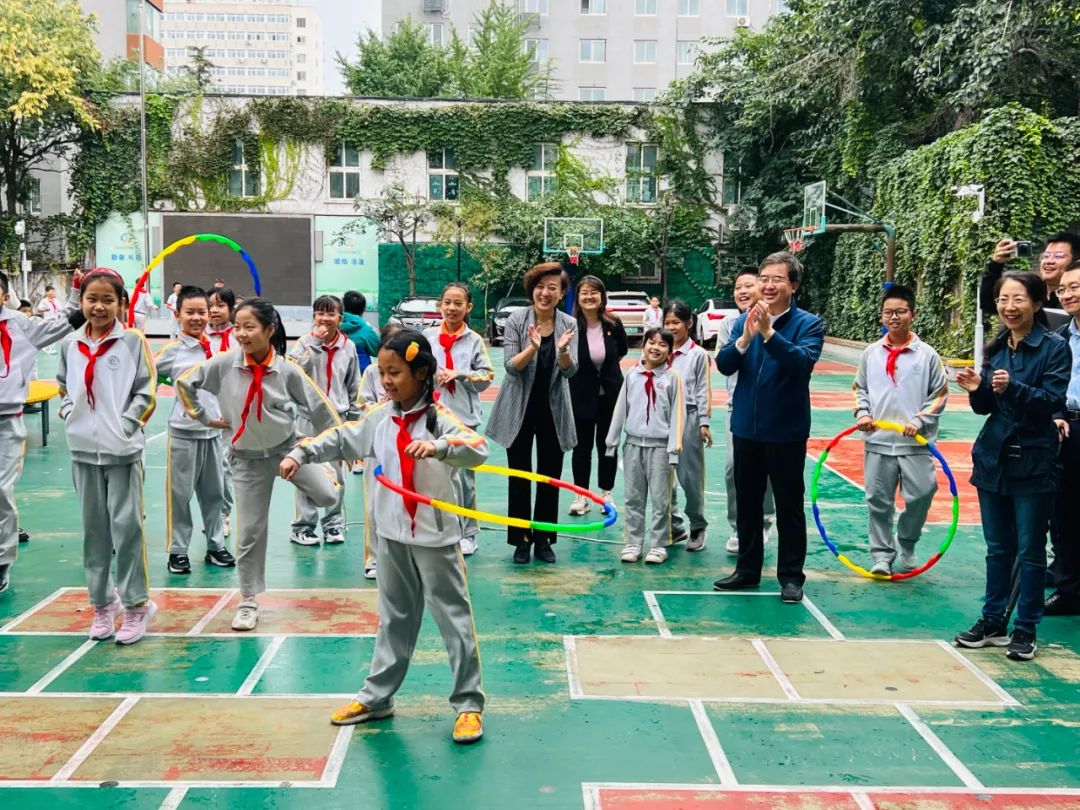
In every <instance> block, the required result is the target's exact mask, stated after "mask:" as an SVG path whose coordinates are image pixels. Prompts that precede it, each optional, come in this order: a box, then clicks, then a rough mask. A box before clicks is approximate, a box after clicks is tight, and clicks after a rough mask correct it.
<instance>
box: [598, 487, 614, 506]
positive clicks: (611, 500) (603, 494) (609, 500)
mask: <svg viewBox="0 0 1080 810" xmlns="http://www.w3.org/2000/svg"><path fill="white" fill-rule="evenodd" d="M600 497H601V498H603V499H604V503H615V498H614V497H612V495H611V490H610V489H605V490H604V491H603V492H601V493H600Z"/></svg>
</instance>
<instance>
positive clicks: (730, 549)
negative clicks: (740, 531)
mask: <svg viewBox="0 0 1080 810" xmlns="http://www.w3.org/2000/svg"><path fill="white" fill-rule="evenodd" d="M724 551H726V552H727V553H728V554H738V553H739V535H737V534H733V535H731V537H729V538H728V539H727V542H726V543H724Z"/></svg>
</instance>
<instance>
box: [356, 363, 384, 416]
mask: <svg viewBox="0 0 1080 810" xmlns="http://www.w3.org/2000/svg"><path fill="white" fill-rule="evenodd" d="M385 401H386V391H384V390H383V387H382V380H381V379H380V378H379V366H378V365H377V364H376V363H372V364H371V365H370V366H368V367H367V368H365V369H364V373H363V375H362V376H361V377H360V393H359V394H358V395H357V397H356V409H357V410H358V411H359V412H360V413H363V412H364V411H366V410H368V409H370V408H372V407H374V406H375V405H378V404H379V403H380V402H385Z"/></svg>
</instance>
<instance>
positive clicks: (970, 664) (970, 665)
mask: <svg viewBox="0 0 1080 810" xmlns="http://www.w3.org/2000/svg"><path fill="white" fill-rule="evenodd" d="M937 643H938V645H939V646H940V647H941V648H942V649H943V650H945V651H946V652H947V653H949V655H951V656H952V657H953V658H955V659H956V660H957V661H959V662H960V663H961V664H963V665H964V666H965V667H966V668H967V669H968V671H969V672H970V673H971V674H972V675H974V676H975V677H976V678H978V679H979V681H980V682H982V684H983V685H984V686H985V687H986V688H987V689H989V690H990V691H991V692H993V693H994V694H995V695H997V696H998V697H999V698H1001V700H1002V702H1003V703H1004V704H1005V705H1006V706H1019V705H1020V701H1019V700H1017V699H1016V698H1014V697H1013V696H1012V695H1010V694H1009V693H1008V692H1006V691H1005V690H1004V689H1002V688H1001V686H1000V685H999V684H998V682H997V681H995V680H994V679H993V678H991V677H990V676H989V675H987V674H986V673H985V672H983V671H982V670H981V669H979V667H978V665H976V663H975V662H974V661H972V660H971V659H970V658H968V657H967V656H966V655H964V654H963V653H962V652H960V651H959V650H958V649H956V648H955V647H954V646H953V645H952V644H950V643H949V642H947V641H941V640H939V641H938V642H937Z"/></svg>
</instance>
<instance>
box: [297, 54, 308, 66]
mask: <svg viewBox="0 0 1080 810" xmlns="http://www.w3.org/2000/svg"><path fill="white" fill-rule="evenodd" d="M306 62H307V54H306V53H298V54H297V55H296V64H298V65H303V64H305V63H306Z"/></svg>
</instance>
